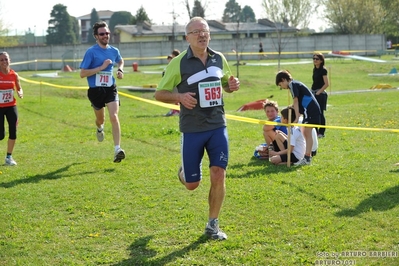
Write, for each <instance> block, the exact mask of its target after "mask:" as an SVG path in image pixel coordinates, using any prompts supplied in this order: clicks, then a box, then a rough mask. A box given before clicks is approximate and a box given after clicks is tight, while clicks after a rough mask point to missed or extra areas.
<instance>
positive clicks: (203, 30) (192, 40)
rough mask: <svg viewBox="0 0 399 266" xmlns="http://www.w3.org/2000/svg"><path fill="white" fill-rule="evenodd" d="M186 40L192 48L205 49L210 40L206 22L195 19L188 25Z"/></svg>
mask: <svg viewBox="0 0 399 266" xmlns="http://www.w3.org/2000/svg"><path fill="white" fill-rule="evenodd" d="M187 30H188V32H187V36H186V40H187V42H188V43H189V44H190V46H191V48H192V49H202V50H204V49H206V48H207V47H208V45H209V41H210V40H211V36H210V33H209V27H208V24H207V23H206V22H204V21H195V22H193V23H192V24H191V25H190V26H189V27H188V29H187Z"/></svg>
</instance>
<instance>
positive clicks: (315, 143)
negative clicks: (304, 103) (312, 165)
mask: <svg viewBox="0 0 399 266" xmlns="http://www.w3.org/2000/svg"><path fill="white" fill-rule="evenodd" d="M302 120H303V116H301V117H300V118H299V119H298V124H302ZM303 128H304V127H302V129H303ZM312 139H313V146H312V151H317V148H319V139H318V138H317V131H316V129H315V128H313V129H312Z"/></svg>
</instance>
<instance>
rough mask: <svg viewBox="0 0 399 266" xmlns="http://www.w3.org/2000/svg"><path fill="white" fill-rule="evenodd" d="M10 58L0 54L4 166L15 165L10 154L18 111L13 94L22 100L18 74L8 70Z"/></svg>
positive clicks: (0, 113) (13, 143)
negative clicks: (6, 135)
mask: <svg viewBox="0 0 399 266" xmlns="http://www.w3.org/2000/svg"><path fill="white" fill-rule="evenodd" d="M10 62H11V60H10V56H9V55H8V53H7V52H0V140H3V139H4V137H5V128H4V117H6V119H7V122H8V143H7V156H6V158H5V164H6V165H11V166H13V165H17V163H16V162H15V160H14V159H13V158H12V152H13V150H14V146H15V140H16V139H17V125H18V111H17V101H16V99H15V96H14V92H15V89H16V92H17V94H18V97H19V98H23V95H24V94H23V91H22V87H21V83H20V81H19V76H18V74H17V73H16V72H15V71H14V70H12V69H11V68H10Z"/></svg>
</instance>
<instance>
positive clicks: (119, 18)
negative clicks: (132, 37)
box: [109, 11, 133, 32]
mask: <svg viewBox="0 0 399 266" xmlns="http://www.w3.org/2000/svg"><path fill="white" fill-rule="evenodd" d="M132 19H133V15H132V13H130V12H128V11H118V12H115V13H113V14H112V16H111V18H110V20H109V30H110V31H111V32H113V31H114V29H115V26H116V25H129V24H130V23H131V22H132Z"/></svg>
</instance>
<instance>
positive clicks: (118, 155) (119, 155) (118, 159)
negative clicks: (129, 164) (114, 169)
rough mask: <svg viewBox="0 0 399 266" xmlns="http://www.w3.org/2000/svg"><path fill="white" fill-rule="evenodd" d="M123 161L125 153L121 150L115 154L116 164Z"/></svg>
mask: <svg viewBox="0 0 399 266" xmlns="http://www.w3.org/2000/svg"><path fill="white" fill-rule="evenodd" d="M123 159H125V151H124V150H122V149H121V148H119V149H118V150H117V151H116V152H115V156H114V163H120V162H121V161H122V160H123Z"/></svg>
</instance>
